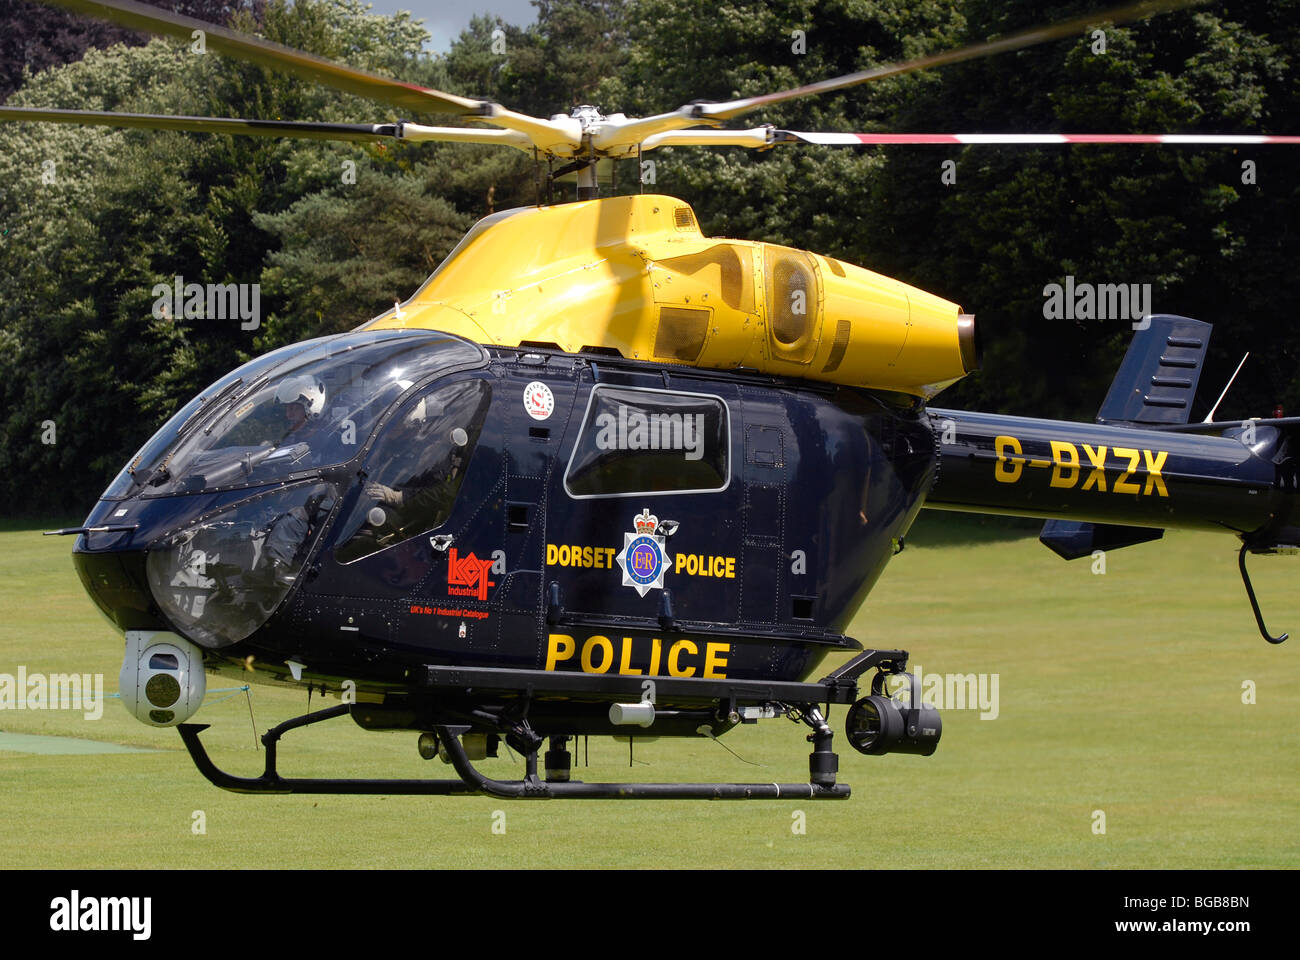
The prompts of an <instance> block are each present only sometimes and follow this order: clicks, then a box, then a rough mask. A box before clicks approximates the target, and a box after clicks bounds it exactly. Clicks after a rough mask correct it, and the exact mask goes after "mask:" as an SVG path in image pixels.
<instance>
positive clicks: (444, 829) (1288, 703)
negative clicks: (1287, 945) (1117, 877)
mask: <svg viewBox="0 0 1300 960" xmlns="http://www.w3.org/2000/svg"><path fill="white" fill-rule="evenodd" d="M1024 533H1025V531H1024V528H1009V527H1007V526H1005V525H1002V526H997V525H983V524H978V523H974V522H973V521H971V520H968V519H965V518H956V520H950V519H948V518H947V517H945V516H944V515H941V514H937V515H931V514H927V515H923V518H922V521H921V523H919V524H918V529H917V530H916V531H914V536H913V537H912V538H910V539H909V546H908V549H907V550H906V551H905V552H904V553H903V554H901V555H900V556H899V557H897V558H896V559H895V560H894V562H893V563H892V565H891V566H890V568H889V570H888V571H887V572H886V574H885V576H884V577H883V578H882V580H881V582H880V583H879V584H878V585H877V588H876V590H875V592H874V593H873V595H872V597H871V600H870V602H869V603H868V605H867V606H866V608H865V609H864V610H863V611H862V613H861V615H860V616H859V618H858V621H857V623H856V624H855V628H854V631H853V632H854V634H855V635H856V636H857V637H858V638H859V639H861V640H862V641H863V643H864V644H867V645H869V646H878V647H885V648H889V647H903V648H904V649H908V650H910V651H911V653H912V661H913V663H919V664H921V666H922V667H923V669H924V670H925V671H927V672H933V673H984V674H997V675H998V678H999V688H998V689H999V695H1000V697H999V699H1000V704H999V707H1000V715H999V716H998V717H997V719H994V720H981V719H980V717H979V715H978V713H977V712H976V711H973V710H965V711H962V710H949V711H947V712H946V713H944V734H943V742H942V744H941V745H940V747H939V750H938V752H937V753H936V754H935V755H934V756H933V757H929V758H923V757H911V756H888V757H879V758H876V757H862V756H859V755H858V754H856V753H854V752H853V751H852V750H851V749H849V748H848V747H847V745H846V744H845V743H844V742H843V737H842V736H840V737H837V740H838V749H839V752H840V776H841V779H842V780H843V781H844V782H847V783H850V784H852V785H853V797H852V799H850V800H848V801H846V802H838V803H811V802H807V801H804V802H752V803H724V802H714V803H710V802H703V801H670V802H659V803H654V802H643V801H638V802H629V803H591V802H569V803H565V802H564V801H548V802H526V801H518V802H513V803H510V802H505V801H500V800H495V799H492V798H486V797H471V798H418V797H373V798H349V797H328V796H321V797H246V796H238V795H235V794H231V793H226V792H224V791H221V790H218V789H216V788H215V787H213V786H211V785H210V784H209V783H208V782H207V781H206V780H204V779H203V778H202V777H201V776H200V775H199V774H198V772H197V771H195V769H194V767H193V766H192V764H191V763H190V761H189V759H188V757H187V756H186V755H185V753H184V752H183V751H182V749H181V745H180V740H179V737H178V736H177V735H176V733H175V732H174V731H168V730H154V729H152V728H149V727H145V726H144V725H142V724H140V723H138V722H136V721H135V720H134V719H132V718H130V717H129V716H128V715H127V714H126V712H125V711H124V710H123V709H122V708H121V706H120V705H119V704H117V703H116V702H114V701H109V702H108V704H107V706H106V708H105V710H104V714H103V717H102V718H101V719H99V720H96V721H87V720H84V719H83V718H82V715H81V714H80V713H75V712H71V711H3V712H0V731H5V732H10V733H19V734H44V735H57V736H66V737H77V738H82V739H90V740H98V741H104V742H110V743H117V744H122V745H128V746H136V747H153V748H156V749H155V752H123V753H96V754H86V755H51V754H29V753H19V752H13V751H10V752H3V751H0V782H2V783H3V785H4V789H3V790H0V866H5V867H63V868H83V867H150V868H157V867H266V866H288V867H304V866H309V867H358V866H374V867H530V866H537V867H557V866H558V867H567V866H574V867H595V868H606V867H656V866H680V865H688V866H707V867H724V868H729V867H778V868H785V869H789V868H797V867H826V866H837V867H867V866H880V865H884V866H900V867H989V866H993V867H1167V868H1179V867H1191V868H1200V867H1247V866H1249V867H1294V866H1296V865H1297V864H1300V776H1298V774H1300V724H1298V723H1297V721H1298V720H1300V650H1297V644H1300V635H1298V636H1297V637H1296V639H1294V640H1292V641H1289V642H1288V643H1286V644H1283V645H1282V646H1280V647H1273V646H1268V645H1266V644H1265V643H1264V642H1263V640H1261V639H1260V638H1259V636H1258V634H1257V633H1256V631H1255V626H1254V622H1253V620H1252V618H1251V615H1250V610H1249V607H1248V606H1247V603H1246V598H1245V594H1244V590H1243V589H1242V587H1241V583H1240V580H1239V578H1238V575H1237V570H1236V556H1235V550H1234V544H1235V540H1233V539H1232V538H1231V537H1228V536H1213V535H1208V534H1204V535H1203V534H1188V533H1171V534H1168V535H1167V536H1166V538H1165V539H1164V540H1163V541H1160V542H1156V543H1153V544H1144V545H1141V546H1137V547H1132V548H1129V549H1126V550H1121V551H1116V552H1113V553H1111V554H1110V555H1109V556H1108V557H1107V566H1108V569H1107V572H1106V573H1105V575H1094V574H1093V573H1092V572H1091V568H1090V563H1089V562H1088V561H1084V560H1080V561H1075V562H1074V563H1069V564H1067V563H1065V562H1064V561H1062V560H1060V559H1058V558H1057V557H1056V556H1055V555H1054V554H1052V553H1050V552H1049V551H1048V550H1047V549H1046V548H1045V547H1043V546H1041V545H1040V544H1038V543H1037V541H1036V540H1034V539H1033V537H1032V533H1031V534H1030V535H1029V536H1028V537H1027V538H1026V537H1025V536H1024ZM927 544H929V545H927ZM70 548H71V541H70V540H69V539H67V538H53V537H45V538H43V537H41V536H40V534H39V531H38V530H37V529H15V528H14V526H13V525H10V526H9V527H8V528H6V529H4V531H3V532H0V673H10V674H13V673H15V672H16V671H17V668H18V666H19V665H24V666H25V667H26V668H27V670H28V671H29V672H43V673H55V672H70V671H74V670H76V671H79V672H98V673H103V674H104V675H105V681H104V682H105V688H106V690H108V691H115V690H116V689H117V671H118V668H119V666H120V662H121V652H120V646H121V641H120V638H118V637H117V636H116V634H115V633H114V632H113V631H112V629H111V628H110V627H109V626H108V625H107V624H106V623H105V622H104V621H103V620H102V619H101V618H100V616H99V615H98V613H96V612H95V610H94V608H93V607H92V605H91V604H90V601H89V600H88V599H87V598H86V596H85V595H84V593H83V592H82V590H81V586H80V584H79V583H78V581H77V578H76V575H75V573H74V572H73V570H72V565H71V562H70V560H69V557H68V553H69V550H70ZM1252 572H1253V573H1254V576H1255V586H1256V591H1257V593H1258V594H1259V596H1260V598H1261V602H1262V604H1263V607H1264V611H1265V614H1266V616H1267V618H1268V622H1269V625H1270V627H1271V628H1272V629H1273V630H1274V631H1275V632H1277V631H1282V630H1287V629H1295V630H1297V631H1300V603H1297V602H1296V595H1297V594H1296V590H1295V589H1294V586H1293V584H1294V582H1295V580H1296V578H1297V576H1300V562H1297V561H1295V560H1289V559H1287V558H1279V559H1274V558H1258V559H1256V560H1254V569H1253V571H1252ZM1243 681H1253V683H1254V684H1255V689H1256V697H1257V703H1255V704H1253V705H1246V704H1243V703H1242V684H1243ZM212 685H213V686H222V687H224V686H229V685H230V684H229V682H228V681H225V680H223V679H220V678H214V682H213V684H212ZM218 696H219V695H218ZM211 699H216V696H213V697H212V698H211ZM316 702H317V703H319V700H317V701H316ZM304 706H305V695H303V694H298V693H296V692H294V691H290V690H273V689H268V688H257V689H255V690H254V693H253V708H254V710H255V712H256V717H257V723H258V727H259V729H265V728H266V727H267V726H269V725H270V724H271V723H273V722H278V721H279V720H282V719H286V718H288V717H290V716H293V715H295V714H297V713H300V712H302V708H303V707H304ZM195 719H196V721H202V722H207V723H210V724H212V729H211V730H210V731H208V733H207V734H206V735H205V742H206V743H207V744H208V745H209V748H210V749H211V751H212V753H213V755H214V756H215V758H216V760H217V762H218V763H219V764H221V765H223V766H224V767H226V768H227V769H228V770H230V771H231V772H234V773H238V774H244V775H252V774H255V773H257V772H258V771H260V768H261V754H260V752H257V751H255V749H254V740H253V736H252V730H251V727H250V723H249V716H248V707H247V705H246V702H245V700H244V698H243V697H242V695H241V696H239V697H236V698H234V699H229V700H226V701H224V702H222V703H217V704H215V705H211V704H210V705H209V706H207V707H205V708H204V709H203V710H202V711H201V712H200V713H199V714H198V716H197V717H196V718H195ZM842 721H843V711H842V709H841V708H836V710H835V713H834V716H833V718H832V723H833V725H834V726H835V727H836V729H837V732H838V730H839V728H840V726H841V725H842ZM723 742H725V743H726V745H727V746H729V747H730V748H731V749H732V750H734V751H736V753H738V754H740V755H741V757H743V758H744V759H745V760H748V761H751V762H752V763H758V764H761V766H753V765H751V764H749V763H744V762H742V761H741V760H738V759H736V758H735V757H733V756H732V755H731V754H729V753H728V752H727V751H726V750H724V749H723V747H722V746H721V745H720V744H718V743H711V742H707V741H700V742H677V741H672V740H660V741H656V742H652V743H647V744H644V745H641V746H639V747H638V749H637V752H636V760H637V764H636V767H635V770H629V769H628V758H627V748H626V746H625V745H619V744H614V743H611V742H603V741H602V742H596V741H594V740H593V741H592V742H591V753H590V757H591V766H590V769H589V770H582V769H579V770H578V771H577V772H576V775H577V776H579V777H582V778H584V779H592V780H597V779H607V780H620V779H630V778H632V777H636V778H644V779H655V780H667V779H681V780H692V781H696V780H740V781H759V782H769V781H781V782H787V781H804V780H806V779H807V745H806V744H805V743H804V741H803V730H802V729H796V728H795V727H793V726H792V725H790V724H789V723H787V722H786V721H767V722H765V723H761V724H758V725H757V726H752V727H744V728H741V729H739V730H737V731H736V732H734V733H733V734H731V735H729V736H728V737H726V738H725V739H724V741H723ZM414 748H415V735H414V734H409V733H400V734H399V733H384V734H381V733H366V732H364V731H362V730H361V729H360V728H358V727H356V726H355V725H354V724H352V723H351V722H350V721H347V720H336V721H332V722H331V723H328V724H324V725H321V726H317V727H314V728H309V729H307V730H302V731H296V732H294V733H291V734H289V735H288V737H287V738H286V740H285V741H284V747H283V758H282V764H281V769H282V772H283V773H284V774H285V775H286V776H345V777H358V776H361V777H364V776H372V777H420V776H448V775H450V769H449V768H447V767H444V766H443V765H442V764H441V763H439V762H437V761H434V762H433V763H426V762H424V761H422V760H420V759H419V757H418V755H417V754H416V751H415V749H414ZM503 754H504V750H503ZM483 768H484V769H485V771H486V772H488V773H489V774H491V775H494V776H498V777H502V778H507V777H513V776H515V775H516V771H517V769H518V768H517V767H516V766H514V765H513V764H512V763H511V762H510V761H509V760H508V759H501V760H497V761H488V762H487V763H485V764H484V765H483ZM200 810H201V811H203V815H204V818H205V820H206V828H207V832H206V834H203V835H195V834H194V833H193V832H192V831H191V824H192V822H193V821H192V818H193V816H194V813H195V811H200ZM796 810H802V811H804V814H805V815H806V833H805V834H803V835H796V834H794V833H793V832H792V830H791V825H792V823H793V820H792V815H793V814H794V812H795V811H796ZM1096 810H1101V811H1104V813H1105V818H1106V832H1105V834H1104V835H1096V834H1094V832H1093V823H1094V820H1093V811H1096ZM494 811H504V816H505V820H504V825H505V832H504V833H503V834H502V833H494V832H493V825H494V823H495V824H500V822H501V819H500V817H499V816H498V817H494Z"/></svg>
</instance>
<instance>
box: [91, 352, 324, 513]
mask: <svg viewBox="0 0 1300 960" xmlns="http://www.w3.org/2000/svg"><path fill="white" fill-rule="evenodd" d="M320 342H321V341H319V340H309V341H306V342H305V343H294V344H290V345H289V346H287V347H281V348H280V349H279V350H272V351H271V352H270V353H267V354H263V355H262V356H260V357H258V358H256V359H255V360H250V361H249V362H248V363H246V364H244V365H243V366H242V367H239V368H238V369H237V370H232V371H231V372H230V373H228V374H226V375H225V376H224V377H222V378H221V379H220V380H218V381H217V382H216V383H214V384H212V386H210V387H208V389H206V390H204V391H203V392H202V393H200V394H199V395H198V396H197V397H195V398H194V399H193V400H191V401H190V402H189V403H187V404H185V406H183V407H181V408H180V410H178V411H177V412H176V413H175V415H174V416H172V418H171V419H170V420H168V421H167V422H166V423H165V424H163V426H162V429H160V430H159V431H158V432H157V433H155V434H154V435H153V436H152V437H150V438H149V441H148V442H147V443H146V444H145V445H144V446H143V447H141V448H140V451H139V452H138V453H137V454H136V455H135V456H134V457H132V458H131V459H130V460H129V461H128V462H127V465H126V466H125V467H123V468H122V472H121V473H119V474H118V475H117V477H116V478H115V479H114V480H113V482H112V483H110V484H109V485H108V489H107V490H105V491H104V494H103V496H102V497H101V498H100V499H101V500H121V499H123V498H124V497H128V496H130V495H131V494H132V492H134V490H135V489H136V488H137V487H139V485H140V484H142V483H144V482H145V480H147V479H148V478H149V476H150V475H151V474H152V473H153V469H154V467H156V466H157V465H158V461H159V460H161V459H162V456H163V454H164V453H166V452H167V448H168V447H170V446H171V445H172V443H173V441H175V439H176V437H177V436H178V435H179V434H180V432H181V431H182V430H183V429H184V428H185V427H186V425H187V424H189V422H190V420H192V419H193V418H194V417H196V416H197V415H198V414H199V413H200V412H201V411H202V409H203V407H204V406H205V405H206V404H208V403H212V402H213V401H215V400H219V399H221V398H222V397H223V396H225V395H226V394H228V393H231V392H233V391H235V390H238V389H239V388H240V387H242V386H244V385H246V384H249V383H252V382H253V381H254V380H256V379H257V378H258V377H259V376H261V374H263V373H265V372H266V371H267V370H270V369H271V368H272V367H274V366H276V365H277V364H280V363H283V362H284V361H285V360H286V359H288V358H289V357H291V356H292V355H294V354H296V353H302V352H303V351H305V350H308V349H310V348H311V347H312V346H313V345H315V344H318V343H320Z"/></svg>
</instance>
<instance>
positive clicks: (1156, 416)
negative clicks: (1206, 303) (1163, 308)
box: [1097, 314, 1214, 427]
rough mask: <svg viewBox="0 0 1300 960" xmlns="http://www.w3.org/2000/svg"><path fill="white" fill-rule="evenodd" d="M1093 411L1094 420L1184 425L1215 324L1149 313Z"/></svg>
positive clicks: (1118, 423)
mask: <svg viewBox="0 0 1300 960" xmlns="http://www.w3.org/2000/svg"><path fill="white" fill-rule="evenodd" d="M1145 322H1146V324H1147V326H1146V327H1144V328H1142V329H1140V330H1139V331H1138V332H1137V334H1135V335H1134V337H1133V342H1132V343H1130V344H1129V348H1128V353H1127V354H1125V355H1124V362H1123V363H1121V364H1120V365H1119V372H1118V373H1116V374H1115V379H1114V381H1113V382H1112V383H1111V385H1110V392H1108V393H1107V394H1106V399H1105V401H1104V402H1103V403H1102V405H1101V409H1100V410H1099V411H1098V412H1097V422H1098V423H1110V424H1116V425H1130V426H1135V427H1136V426H1144V425H1164V424H1173V423H1186V422H1187V420H1188V417H1189V416H1190V415H1191V412H1192V400H1193V399H1195V397H1196V385H1197V383H1198V382H1199V381H1200V379H1201V367H1202V365H1203V364H1204V362H1205V352H1206V350H1207V348H1208V347H1209V344H1210V331H1211V330H1213V329H1214V326H1213V324H1209V323H1204V322H1202V321H1200V320H1191V319H1189V318H1187V317H1175V316H1170V315H1168V314H1159V315H1156V316H1152V317H1147V318H1146V320H1145Z"/></svg>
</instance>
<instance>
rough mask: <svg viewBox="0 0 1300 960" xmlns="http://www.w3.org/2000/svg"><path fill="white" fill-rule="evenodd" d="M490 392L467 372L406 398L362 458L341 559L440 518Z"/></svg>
mask: <svg viewBox="0 0 1300 960" xmlns="http://www.w3.org/2000/svg"><path fill="white" fill-rule="evenodd" d="M490 399H491V390H490V388H489V387H488V385H487V383H486V382H485V381H483V380H479V379H473V380H462V381H460V382H459V383H451V384H447V385H445V386H439V387H438V388H437V389H435V390H433V391H432V392H431V393H428V394H426V395H425V396H422V397H417V398H415V399H413V400H408V401H407V402H406V404H405V405H404V406H403V407H402V409H401V410H400V411H399V412H398V415H397V416H396V417H394V418H393V419H392V420H391V421H390V422H389V424H388V426H387V427H385V428H384V433H383V435H382V436H381V437H380V438H379V440H378V442H377V443H376V444H375V447H374V449H373V450H372V451H371V453H370V458H369V459H368V460H367V461H366V465H365V473H366V480H365V485H364V487H363V488H362V490H361V496H360V498H359V499H358V500H357V502H356V504H355V505H354V506H353V508H352V512H351V514H350V515H349V516H348V519H347V521H346V522H345V523H344V524H343V525H342V527H341V528H340V532H339V537H338V542H339V544H340V546H339V547H338V549H337V550H336V551H335V556H336V557H337V558H338V560H339V561H340V562H341V563H348V562H350V561H353V560H358V559H360V558H361V557H365V556H369V555H370V554H372V553H375V552H376V551H379V550H382V549H384V548H385V547H388V546H391V545H393V544H395V543H401V542H402V541H404V540H407V539H409V538H411V537H413V536H417V535H418V534H421V533H425V532H427V531H429V530H434V529H437V528H438V527H440V526H442V524H443V523H445V522H446V520H447V518H448V517H449V516H450V515H451V508H452V505H453V504H454V503H455V502H456V494H457V493H458V492H459V491H460V484H461V481H462V480H463V479H464V476H465V468H466V466H467V465H468V463H469V458H470V455H471V454H472V453H473V452H474V445H475V444H476V443H477V441H478V436H479V432H480V431H481V430H482V429H483V420H484V418H485V417H486V416H487V409H488V403H489V401H490Z"/></svg>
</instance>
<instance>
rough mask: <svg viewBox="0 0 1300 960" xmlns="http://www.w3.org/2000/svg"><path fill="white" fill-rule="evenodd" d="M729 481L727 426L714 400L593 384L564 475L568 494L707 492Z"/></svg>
mask: <svg viewBox="0 0 1300 960" xmlns="http://www.w3.org/2000/svg"><path fill="white" fill-rule="evenodd" d="M730 479H731V425H730V420H729V417H728V412H727V405H726V403H725V402H724V401H723V400H722V398H720V397H715V396H710V395H708V394H699V393H679V392H676V391H669V390H645V389H635V388H631V387H607V386H597V387H595V388H594V389H593V390H592V391H591V399H590V400H589V401H588V403H587V413H586V416H585V417H584V418H583V421H582V432H581V434H580V435H579V437H578V445H577V447H576V448H575V449H574V451H573V456H572V457H571V458H570V460H569V468H568V470H567V471H566V473H565V475H564V488H565V490H567V491H568V493H569V495H570V496H572V497H576V498H583V497H631V496H639V495H641V494H647V493H707V492H713V491H719V490H725V489H727V485H728V483H729V482H730Z"/></svg>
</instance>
